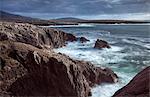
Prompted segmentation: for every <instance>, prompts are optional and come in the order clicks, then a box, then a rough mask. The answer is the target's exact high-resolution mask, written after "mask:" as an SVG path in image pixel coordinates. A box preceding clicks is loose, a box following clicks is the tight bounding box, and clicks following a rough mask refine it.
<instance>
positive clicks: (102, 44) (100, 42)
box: [94, 39, 111, 49]
mask: <svg viewBox="0 0 150 97" xmlns="http://www.w3.org/2000/svg"><path fill="white" fill-rule="evenodd" d="M94 48H97V49H101V48H111V47H110V46H109V44H108V42H106V41H104V40H100V39H97V40H96V43H95V46H94Z"/></svg>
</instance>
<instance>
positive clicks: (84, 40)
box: [78, 37, 90, 43]
mask: <svg viewBox="0 0 150 97" xmlns="http://www.w3.org/2000/svg"><path fill="white" fill-rule="evenodd" d="M78 40H79V41H80V42H81V43H84V42H87V41H90V40H88V39H87V38H85V37H79V38H78Z"/></svg>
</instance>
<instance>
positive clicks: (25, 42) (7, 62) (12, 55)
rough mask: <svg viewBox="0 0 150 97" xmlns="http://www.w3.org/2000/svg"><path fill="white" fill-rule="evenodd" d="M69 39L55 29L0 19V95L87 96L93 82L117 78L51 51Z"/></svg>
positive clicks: (98, 82) (105, 71)
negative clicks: (1, 20)
mask: <svg viewBox="0 0 150 97" xmlns="http://www.w3.org/2000/svg"><path fill="white" fill-rule="evenodd" d="M69 39H70V34H69V38H68V34H67V33H65V32H62V31H58V30H56V29H50V28H41V27H37V26H34V25H30V24H22V23H7V22H5V23H4V22H3V23H0V51H1V52H0V95H1V96H59V97H62V96H75V97H88V95H91V92H90V88H91V87H92V86H94V85H95V84H101V83H103V82H107V83H114V82H116V81H117V75H116V74H115V73H114V72H113V71H112V70H110V69H108V68H105V69H102V68H100V67H95V66H94V65H93V64H91V63H89V62H84V61H78V60H73V59H71V58H70V57H68V56H66V55H64V54H61V53H55V52H53V50H52V49H51V48H58V47H62V46H64V45H65V43H66V41H69ZM71 41H72V40H71Z"/></svg>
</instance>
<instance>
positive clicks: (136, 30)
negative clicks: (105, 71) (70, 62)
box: [55, 24, 150, 97]
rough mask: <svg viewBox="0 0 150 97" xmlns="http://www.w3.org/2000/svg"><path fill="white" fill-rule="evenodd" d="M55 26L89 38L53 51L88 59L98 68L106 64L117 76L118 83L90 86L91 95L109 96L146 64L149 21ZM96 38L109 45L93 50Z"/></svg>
mask: <svg viewBox="0 0 150 97" xmlns="http://www.w3.org/2000/svg"><path fill="white" fill-rule="evenodd" d="M55 27H56V26H55ZM56 28H57V29H60V30H63V31H65V32H68V33H72V34H74V35H76V36H78V37H80V36H83V37H86V38H87V39H89V40H90V41H89V42H87V43H80V42H78V41H77V42H69V43H68V44H67V46H66V47H63V48H59V49H56V50H55V51H56V52H61V53H64V54H66V55H69V56H70V57H71V58H74V59H78V60H85V61H90V62H92V63H93V64H95V65H96V66H99V67H109V68H111V69H112V70H113V71H114V72H115V73H116V74H117V75H118V76H119V82H117V83H115V84H106V83H103V84H101V85H97V86H96V87H94V88H93V89H92V97H111V96H112V95H113V94H114V93H115V92H116V91H117V90H119V89H120V88H122V87H123V86H125V85H126V84H127V83H128V82H129V81H130V80H131V79H132V78H133V77H134V76H135V75H136V74H137V73H138V72H140V71H141V70H142V69H144V68H145V67H147V66H149V65H150V25H149V24H145V25H143V24H142V25H140V24H139V25H125V24H121V25H107V24H103V25H102V24H101V25H99V24H97V25H96V24H93V25H86V24H85V25H81V26H80V25H76V26H59V27H56ZM97 39H102V40H105V41H107V42H108V43H109V44H110V46H111V48H110V49H107V48H105V49H100V50H99V49H94V48H93V47H94V44H95V41H96V40H97Z"/></svg>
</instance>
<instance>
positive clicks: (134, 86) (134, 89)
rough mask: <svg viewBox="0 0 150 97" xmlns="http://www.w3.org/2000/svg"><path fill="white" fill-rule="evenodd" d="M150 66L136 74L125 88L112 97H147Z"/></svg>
mask: <svg viewBox="0 0 150 97" xmlns="http://www.w3.org/2000/svg"><path fill="white" fill-rule="evenodd" d="M149 74H150V66H149V67H147V68H145V69H144V70H143V71H141V72H140V73H138V74H137V75H136V76H135V77H134V78H133V79H132V80H131V81H130V82H129V83H128V84H127V85H126V86H124V87H123V88H122V89H120V90H118V91H117V92H116V93H115V94H114V95H113V97H149V93H150V92H149V89H150V87H149V82H150V79H149V78H150V75H149Z"/></svg>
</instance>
